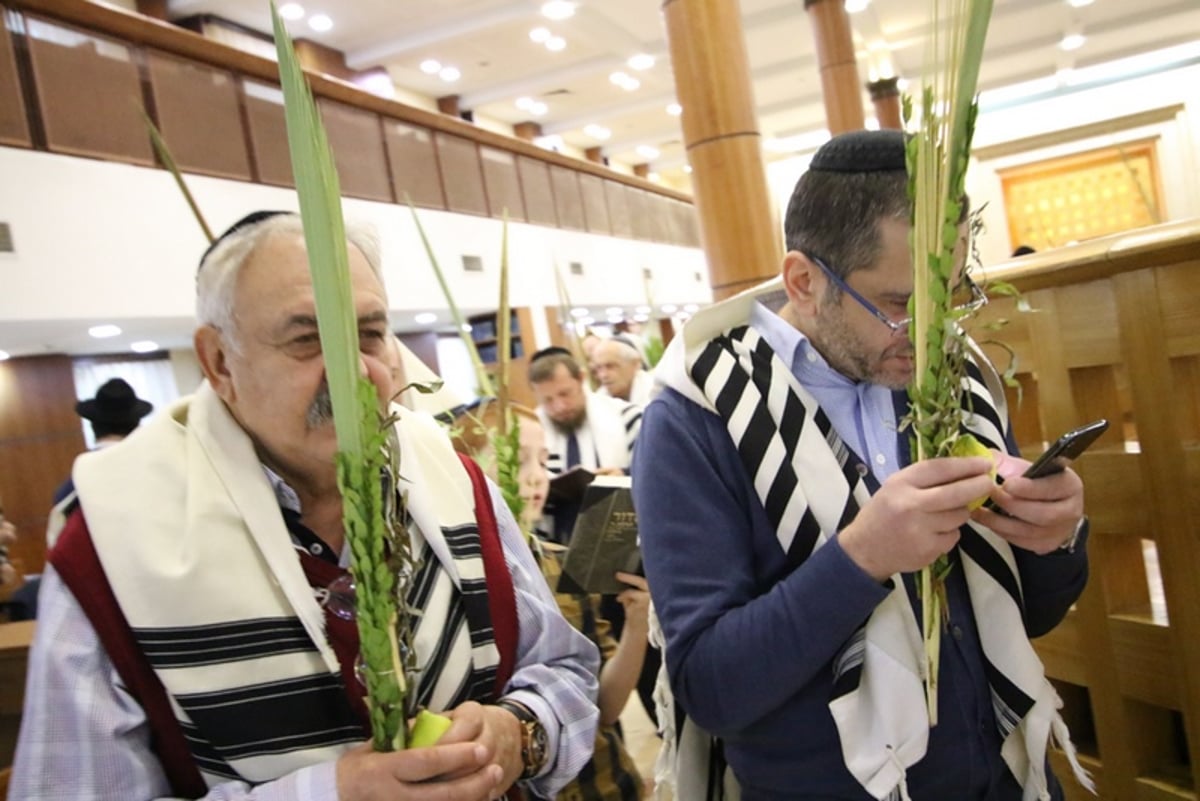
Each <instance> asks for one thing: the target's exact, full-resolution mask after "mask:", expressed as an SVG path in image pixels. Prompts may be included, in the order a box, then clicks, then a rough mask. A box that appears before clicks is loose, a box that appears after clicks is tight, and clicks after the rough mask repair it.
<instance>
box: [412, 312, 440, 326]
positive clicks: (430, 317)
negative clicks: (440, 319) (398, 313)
mask: <svg viewBox="0 0 1200 801" xmlns="http://www.w3.org/2000/svg"><path fill="white" fill-rule="evenodd" d="M413 322H415V323H416V324H417V325H429V324H430V323H436V322H437V315H436V314H434V313H433V312H419V313H418V314H414V315H413Z"/></svg>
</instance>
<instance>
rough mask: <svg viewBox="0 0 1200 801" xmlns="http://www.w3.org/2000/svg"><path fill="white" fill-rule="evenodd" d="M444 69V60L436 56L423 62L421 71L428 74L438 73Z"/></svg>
mask: <svg viewBox="0 0 1200 801" xmlns="http://www.w3.org/2000/svg"><path fill="white" fill-rule="evenodd" d="M441 71H442V62H440V61H438V60H437V59H436V58H427V59H425V60H424V61H422V62H421V72H423V73H425V74H426V75H437V74H438V73H439V72H441Z"/></svg>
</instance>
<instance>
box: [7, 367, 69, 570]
mask: <svg viewBox="0 0 1200 801" xmlns="http://www.w3.org/2000/svg"><path fill="white" fill-rule="evenodd" d="M84 450H86V448H85V445H84V441H83V430H82V429H81V428H80V423H79V416H78V415H77V414H75V379H74V376H73V373H72V369H71V360H70V359H69V358H67V357H66V356H36V357H29V358H24V359H10V360H8V361H4V362H0V503H2V504H3V507H4V514H5V516H6V517H8V519H9V520H11V521H12V522H13V525H15V526H16V527H17V534H18V537H19V539H18V540H17V543H16V545H15V546H14V547H13V548H12V549H11V553H10V556H11V558H12V561H13V563H14V564H15V565H16V566H17V568H18V569H20V570H21V571H22V572H24V573H40V572H41V570H42V565H43V564H44V563H45V557H46V517H47V515H48V513H49V511H50V500H51V498H52V497H53V495H54V490H56V489H57V488H58V486H59V485H60V484H61V483H62V482H63V481H64V480H66V478H67V476H68V475H70V473H71V464H72V463H73V462H74V461H75V457H76V456H78V455H79V454H81V453H83V452H84Z"/></svg>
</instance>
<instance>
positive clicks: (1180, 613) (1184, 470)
mask: <svg viewBox="0 0 1200 801" xmlns="http://www.w3.org/2000/svg"><path fill="white" fill-rule="evenodd" d="M988 272H989V275H988V276H987V277H989V278H999V279H1004V280H1007V281H1010V282H1012V283H1013V284H1015V285H1016V286H1017V288H1019V289H1020V290H1021V291H1022V293H1023V297H1024V300H1025V302H1026V303H1028V305H1029V306H1030V307H1031V309H1032V310H1031V311H1027V312H1022V311H1019V310H1018V307H1017V305H1016V303H1015V302H1014V301H1012V300H1003V301H994V302H993V303H991V304H990V305H989V306H988V307H987V308H986V310H985V311H986V313H985V314H984V315H983V317H982V319H981V320H980V321H979V322H980V323H985V324H986V323H988V322H997V321H1000V320H1006V321H1007V322H1006V323H1005V324H1004V325H1002V326H1001V327H1000V328H999V329H998V331H994V332H986V331H984V329H983V328H982V327H981V326H976V328H975V329H974V330H975V331H976V336H977V337H978V338H980V339H987V338H992V339H995V340H998V341H1000V342H1003V343H1004V344H1005V345H1007V346H1008V347H1009V348H1011V349H1012V351H1013V353H1014V354H1015V356H1016V359H1017V362H1016V366H1017V378H1018V379H1019V381H1020V383H1021V386H1022V392H1021V393H1020V394H1021V397H1020V398H1018V397H1017V393H1010V399H1009V400H1010V406H1011V408H1012V410H1013V414H1014V420H1015V431H1016V434H1017V437H1018V441H1019V443H1020V444H1021V446H1022V450H1023V451H1024V452H1025V453H1026V454H1027V455H1036V454H1038V453H1040V452H1041V450H1042V449H1043V448H1044V447H1045V444H1046V443H1047V442H1048V441H1052V440H1053V439H1055V438H1056V437H1057V436H1058V435H1059V434H1061V433H1062V432H1064V431H1066V430H1068V429H1070V428H1074V427H1076V426H1078V425H1081V424H1083V423H1085V422H1088V421H1090V420H1094V419H1096V418H1099V417H1104V418H1107V419H1108V420H1109V421H1110V422H1111V423H1112V426H1111V428H1110V429H1109V431H1108V433H1107V434H1105V436H1104V437H1103V438H1102V439H1101V440H1100V441H1099V443H1098V444H1097V445H1095V446H1093V448H1092V449H1091V450H1090V451H1089V452H1088V453H1087V454H1085V455H1084V456H1083V458H1082V459H1080V460H1079V461H1078V462H1077V465H1076V469H1077V470H1078V472H1079V473H1080V475H1081V476H1082V477H1083V480H1084V483H1085V486H1086V497H1087V511H1088V514H1089V516H1090V519H1091V532H1092V533H1091V541H1090V544H1089V546H1088V550H1089V554H1090V557H1091V578H1090V580H1089V582H1088V587H1087V590H1086V592H1085V593H1084V595H1083V597H1082V598H1081V599H1080V601H1079V603H1078V604H1077V605H1076V607H1075V609H1074V610H1072V612H1071V613H1070V615H1069V616H1068V617H1067V619H1066V620H1065V621H1064V622H1063V624H1062V625H1061V626H1059V627H1058V628H1057V629H1056V630H1055V631H1054V632H1052V633H1051V634H1049V635H1048V636H1046V637H1044V638H1042V639H1041V640H1039V641H1038V643H1037V645H1038V650H1039V652H1040V653H1041V655H1042V658H1043V660H1044V661H1045V663H1046V667H1047V670H1048V672H1049V674H1050V675H1051V677H1052V678H1053V679H1054V681H1055V683H1056V684H1057V686H1058V687H1059V690H1060V695H1061V696H1062V697H1063V700H1064V701H1065V709H1064V714H1065V715H1066V717H1067V719H1068V722H1069V723H1070V725H1071V728H1072V732H1073V734H1074V738H1075V743H1076V745H1078V746H1079V747H1080V750H1081V752H1082V755H1083V758H1084V761H1085V764H1087V765H1088V766H1089V767H1091V768H1092V769H1093V770H1094V771H1095V773H1096V775H1097V776H1098V779H1099V787H1100V790H1101V797H1102V798H1105V799H1114V800H1115V799H1120V800H1121V801H1127V800H1131V799H1140V800H1141V801H1166V800H1167V799H1195V798H1196V797H1197V786H1198V782H1200V581H1198V578H1200V220H1197V221H1189V222H1183V223H1172V224H1168V225H1162V226H1156V227H1153V228H1146V229H1140V230H1138V231H1133V232H1130V233H1127V234H1121V235H1117V236H1112V237H1106V238H1104V239H1100V240H1095V241H1092V242H1088V243H1084V244H1081V245H1077V246H1072V247H1067V248H1063V249H1061V250H1057V251H1052V252H1046V253H1040V254H1036V255H1033V256H1027V257H1025V258H1022V259H1020V260H1016V261H1013V262H1011V263H1009V264H1007V265H1003V266H1001V267H998V268H995V269H993V270H989V271H988ZM991 353H992V355H993V357H994V358H995V360H996V361H997V362H998V363H1000V364H1004V363H1007V359H1008V356H1007V354H1005V353H1004V352H1003V351H1002V350H1001V349H999V348H995V347H993V349H992V350H991ZM1057 763H1058V764H1057V767H1058V771H1057V772H1058V774H1059V776H1060V777H1063V778H1064V785H1066V789H1067V796H1068V798H1069V799H1072V801H1075V799H1080V801H1082V799H1085V798H1088V797H1090V796H1088V794H1087V793H1086V792H1084V791H1083V790H1082V789H1081V788H1079V787H1078V786H1077V785H1075V784H1074V783H1073V782H1072V781H1071V779H1070V771H1069V770H1067V769H1066V768H1065V766H1064V764H1063V763H1062V760H1057Z"/></svg>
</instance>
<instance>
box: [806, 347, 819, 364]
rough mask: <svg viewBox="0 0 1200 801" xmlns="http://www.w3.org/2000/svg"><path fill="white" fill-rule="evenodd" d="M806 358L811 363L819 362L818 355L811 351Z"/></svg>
mask: <svg viewBox="0 0 1200 801" xmlns="http://www.w3.org/2000/svg"><path fill="white" fill-rule="evenodd" d="M804 358H806V359H808V360H809V361H810V362H815V361H816V360H817V354H816V353H814V352H813V351H812V350H811V349H810V350H809V351H808V352H807V353H805V354H804Z"/></svg>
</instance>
